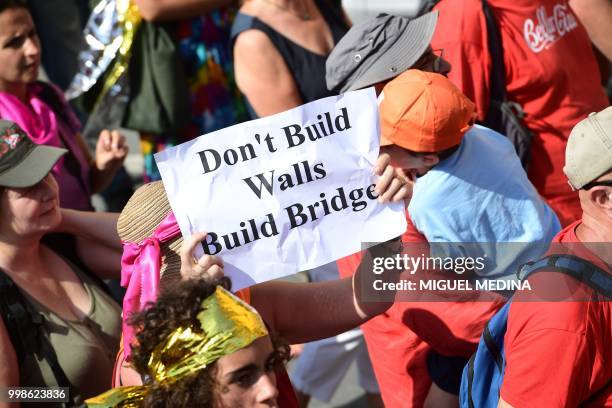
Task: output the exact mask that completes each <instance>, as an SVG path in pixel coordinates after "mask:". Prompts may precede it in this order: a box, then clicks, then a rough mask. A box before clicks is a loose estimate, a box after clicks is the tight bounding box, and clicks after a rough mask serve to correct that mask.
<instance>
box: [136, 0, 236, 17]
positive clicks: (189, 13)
mask: <svg viewBox="0 0 612 408" xmlns="http://www.w3.org/2000/svg"><path fill="white" fill-rule="evenodd" d="M134 1H135V3H136V4H137V5H138V8H139V9H140V15H141V16H142V18H144V19H145V20H147V21H175V20H181V19H185V18H192V17H196V16H201V15H203V14H206V13H209V12H211V11H213V10H214V9H216V8H219V7H224V6H229V5H231V4H232V3H234V1H232V0H134Z"/></svg>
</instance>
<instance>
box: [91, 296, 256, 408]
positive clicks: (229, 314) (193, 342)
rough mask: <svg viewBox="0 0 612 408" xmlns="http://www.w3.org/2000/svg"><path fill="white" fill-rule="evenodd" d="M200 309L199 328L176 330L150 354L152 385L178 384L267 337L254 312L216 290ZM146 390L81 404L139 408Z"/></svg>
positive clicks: (133, 389)
mask: <svg viewBox="0 0 612 408" xmlns="http://www.w3.org/2000/svg"><path fill="white" fill-rule="evenodd" d="M201 308H202V310H201V311H200V313H198V316H197V319H198V320H199V322H200V326H201V328H200V327H179V328H177V329H175V330H174V331H173V332H172V333H170V335H169V336H168V337H167V338H166V340H165V341H164V342H162V343H160V344H159V345H158V346H157V347H156V348H155V350H154V351H153V353H151V358H150V359H149V363H148V368H149V373H150V374H151V376H152V377H153V380H154V382H155V383H158V384H159V383H166V384H168V383H171V382H174V381H178V380H180V379H181V378H184V377H185V376H188V375H190V374H193V373H195V372H197V371H199V370H202V369H203V368H205V367H207V366H208V365H210V364H212V363H214V362H215V361H217V360H218V359H219V358H221V357H223V356H226V355H229V354H231V353H233V352H234V351H237V350H240V349H242V348H244V347H246V346H248V345H249V344H251V343H252V342H253V341H255V340H256V339H258V338H260V337H264V336H267V335H268V331H267V329H266V326H265V324H264V322H263V320H262V319H261V317H260V316H259V314H258V313H257V312H256V311H255V309H253V308H252V307H251V306H249V305H248V304H246V303H245V302H243V301H242V300H240V299H239V298H237V297H236V296H234V295H232V294H231V293H230V292H228V291H227V290H225V289H223V288H222V287H220V286H217V289H216V291H215V293H214V294H213V295H211V296H209V297H207V298H206V299H205V300H204V301H203V302H202V307H201ZM164 361H167V363H164ZM149 387H150V386H148V385H142V386H134V387H119V388H114V389H111V390H109V391H107V392H105V393H104V394H100V395H98V396H97V397H94V398H90V399H88V400H87V401H85V402H86V404H87V406H89V407H96V408H110V407H139V406H140V405H141V403H142V401H143V400H144V397H145V395H146V393H147V390H148V388H149Z"/></svg>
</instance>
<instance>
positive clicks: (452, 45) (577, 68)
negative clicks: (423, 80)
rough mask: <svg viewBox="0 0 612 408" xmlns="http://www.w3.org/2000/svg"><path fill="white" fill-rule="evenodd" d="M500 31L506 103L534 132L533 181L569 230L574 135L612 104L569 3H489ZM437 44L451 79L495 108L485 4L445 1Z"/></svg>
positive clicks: (481, 111)
mask: <svg viewBox="0 0 612 408" xmlns="http://www.w3.org/2000/svg"><path fill="white" fill-rule="evenodd" d="M488 4H489V5H490V7H491V9H492V11H493V13H494V15H495V17H496V20H497V22H498V26H499V29H500V33H501V40H502V43H503V48H504V50H503V56H504V65H505V69H506V89H507V95H508V99H509V100H511V101H514V102H517V103H519V104H520V105H521V106H522V107H523V110H524V111H525V113H526V116H525V124H526V125H527V127H528V128H529V129H531V130H532V131H533V133H534V140H533V142H532V147H531V162H530V166H529V179H530V180H531V182H532V183H533V184H534V186H535V187H536V188H537V190H538V191H539V192H540V194H542V196H543V197H544V198H545V199H546V200H547V201H548V203H549V204H550V205H551V207H552V208H553V209H554V210H555V212H556V213H557V215H558V216H559V219H560V220H561V223H562V224H563V225H568V224H569V223H571V222H573V221H574V220H577V219H579V218H580V216H581V210H580V205H579V202H578V195H577V194H576V193H575V192H573V191H572V190H571V189H570V187H569V185H568V184H567V179H566V177H565V175H564V174H563V165H564V163H565V146H566V144H567V139H568V137H569V134H570V131H571V129H572V128H573V127H574V125H575V124H576V123H578V122H579V121H580V120H582V119H583V118H585V117H586V116H587V115H588V114H589V113H591V112H596V111H600V110H602V109H604V108H605V107H607V106H608V101H607V98H606V95H605V93H604V91H603V89H602V87H601V85H600V72H599V68H598V66H597V62H596V60H595V56H594V54H593V50H592V47H591V42H590V40H589V38H588V35H587V33H586V31H585V30H584V28H583V26H582V25H581V24H580V22H579V21H578V19H577V18H576V17H575V16H574V14H573V13H572V11H571V10H570V8H569V6H568V5H567V1H563V0H542V1H533V0H488ZM436 9H437V10H439V11H440V16H439V20H438V24H437V26H436V31H435V34H434V37H433V39H432V42H431V45H432V48H434V49H440V48H441V49H443V50H444V58H445V59H446V60H448V62H450V64H451V66H452V68H451V71H450V73H449V75H448V77H449V78H450V79H451V80H452V81H453V82H454V83H455V84H456V85H457V86H458V87H459V88H460V89H461V90H462V91H463V92H464V93H465V94H466V95H467V96H468V97H469V98H470V99H472V100H473V101H474V102H475V103H476V106H477V109H478V116H479V119H481V120H483V119H484V118H485V116H486V112H487V110H488V103H489V92H490V89H489V86H490V75H489V73H490V70H491V56H490V54H489V51H488V46H487V30H486V20H485V17H484V14H483V12H482V6H481V1H480V0H443V1H441V2H440V3H439V4H438V5H437V6H436Z"/></svg>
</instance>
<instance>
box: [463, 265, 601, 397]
mask: <svg viewBox="0 0 612 408" xmlns="http://www.w3.org/2000/svg"><path fill="white" fill-rule="evenodd" d="M541 270H545V271H552V272H562V273H565V274H567V275H569V276H572V277H573V278H575V279H577V280H579V281H581V282H584V283H585V284H586V285H588V286H590V287H592V288H593V289H595V290H596V291H597V292H599V293H601V294H603V295H604V296H605V297H607V298H612V277H611V276H610V275H609V274H608V273H607V272H605V271H604V270H602V269H600V268H599V267H597V266H595V265H593V264H592V263H590V262H588V261H586V260H584V259H582V258H578V257H576V256H572V255H551V256H547V257H545V258H542V259H541V260H539V261H537V262H529V263H527V264H525V265H524V266H523V267H522V268H521V269H520V271H519V272H518V275H519V279H521V280H524V279H526V278H527V277H528V276H529V275H531V274H533V273H535V272H538V271H541ZM511 301H512V299H510V300H509V301H508V302H507V303H506V304H505V305H504V307H502V308H501V309H500V310H499V311H498V312H497V314H495V316H493V317H492V318H491V320H489V322H488V323H487V325H486V326H485V328H484V331H483V333H482V336H481V337H480V342H479V343H478V349H477V350H476V353H474V354H473V355H472V357H471V358H470V360H469V361H468V364H467V365H466V366H465V368H464V369H463V375H462V377H461V389H460V392H459V402H460V405H461V407H462V408H497V404H498V402H499V392H500V390H501V386H502V383H503V381H504V372H505V369H506V355H505V350H504V336H505V334H506V327H507V323H508V311H509V310H510V303H511Z"/></svg>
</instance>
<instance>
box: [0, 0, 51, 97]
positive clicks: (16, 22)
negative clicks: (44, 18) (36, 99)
mask: <svg viewBox="0 0 612 408" xmlns="http://www.w3.org/2000/svg"><path fill="white" fill-rule="evenodd" d="M40 57H41V49H40V41H39V39H38V35H37V34H36V29H35V27H34V22H33V21H32V17H31V16H30V13H29V12H28V11H27V10H26V9H24V8H22V7H13V8H8V9H6V10H4V11H3V12H1V13H0V61H2V64H0V91H3V92H8V93H11V94H13V95H15V96H17V97H18V98H19V99H20V100H22V101H23V100H25V96H26V89H27V84H29V83H32V82H34V81H35V80H36V79H37V78H38V67H39V66H40Z"/></svg>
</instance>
